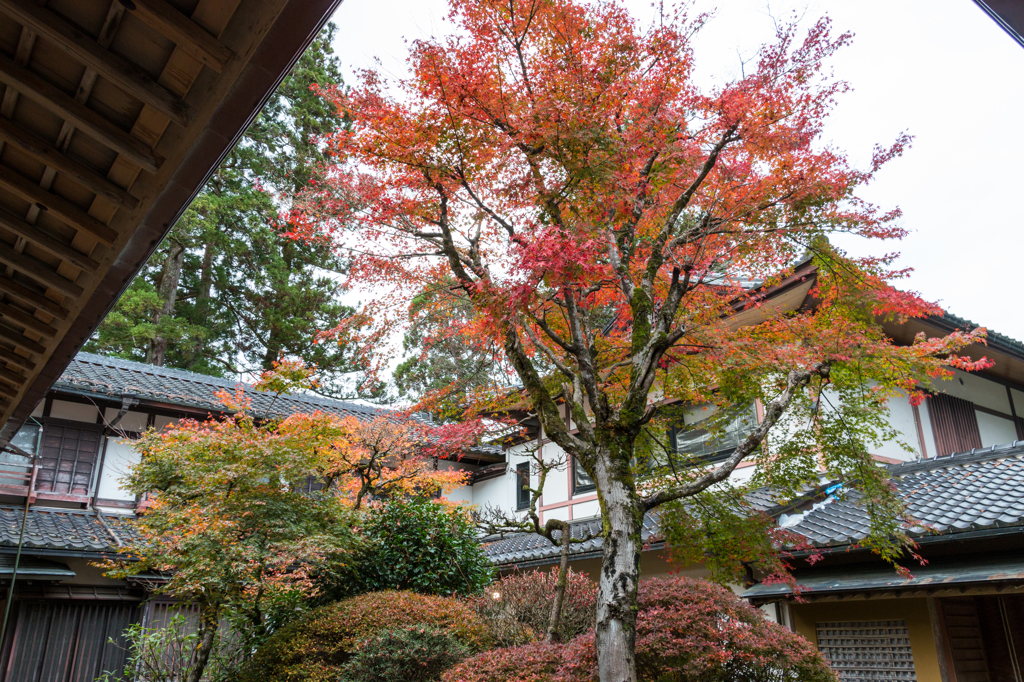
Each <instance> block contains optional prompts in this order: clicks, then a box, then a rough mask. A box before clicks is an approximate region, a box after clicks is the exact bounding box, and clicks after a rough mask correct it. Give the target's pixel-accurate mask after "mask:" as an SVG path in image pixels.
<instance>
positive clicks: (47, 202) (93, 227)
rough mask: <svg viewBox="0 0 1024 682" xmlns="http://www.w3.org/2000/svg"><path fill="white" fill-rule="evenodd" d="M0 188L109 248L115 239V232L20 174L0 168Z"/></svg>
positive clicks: (3, 167) (4, 167)
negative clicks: (85, 233)
mask: <svg viewBox="0 0 1024 682" xmlns="http://www.w3.org/2000/svg"><path fill="white" fill-rule="evenodd" d="M0 187H6V188H7V189H9V190H10V191H11V192H14V193H15V194H17V195H18V196H20V197H21V198H22V199H24V200H25V201H27V202H29V203H30V204H36V205H37V206H39V207H40V208H42V209H44V210H46V211H49V212H50V214H51V215H53V216H55V217H57V218H58V219H60V220H61V221H62V222H65V223H67V224H68V225H70V226H71V227H73V228H75V229H76V230H83V231H85V232H88V233H89V234H91V235H92V236H94V237H96V239H99V240H100V242H102V243H103V244H105V245H107V246H111V245H112V244H113V243H114V240H116V239H117V230H115V229H114V228H112V227H108V226H107V225H104V224H103V223H101V222H100V221H98V220H96V219H95V218H93V217H92V216H91V215H89V214H88V213H86V212H85V211H83V210H82V209H80V208H79V207H78V206H75V205H74V204H73V203H71V202H70V201H68V200H67V199H65V198H64V197H62V196H60V195H59V194H54V193H53V192H48V191H46V190H45V189H43V188H42V187H40V186H39V185H37V184H36V183H34V182H32V181H31V180H29V179H28V178H26V177H25V176H23V175H21V174H20V173H17V172H15V171H14V170H12V169H10V168H7V167H6V166H0Z"/></svg>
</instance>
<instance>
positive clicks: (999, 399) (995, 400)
mask: <svg viewBox="0 0 1024 682" xmlns="http://www.w3.org/2000/svg"><path fill="white" fill-rule="evenodd" d="M933 385H934V387H935V390H936V391H939V392H941V393H948V394H949V395H951V396H953V397H955V398H962V399H963V400H969V401H971V402H972V403H974V404H975V405H981V406H982V407H987V408H988V409H990V410H996V411H998V412H1003V413H1005V414H1009V413H1010V400H1009V398H1008V396H1007V395H1006V386H1005V385H1003V384H998V383H996V382H994V381H990V380H988V379H986V378H985V377H984V376H981V375H980V374H972V373H969V372H961V371H959V370H957V371H956V374H955V376H954V377H953V378H952V379H951V380H949V381H936V382H934V384H933Z"/></svg>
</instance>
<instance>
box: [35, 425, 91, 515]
mask: <svg viewBox="0 0 1024 682" xmlns="http://www.w3.org/2000/svg"><path fill="white" fill-rule="evenodd" d="M57 428H59V429H78V430H80V431H81V432H83V435H84V433H93V434H95V436H96V452H95V453H94V456H93V459H92V461H91V462H89V464H90V465H91V470H90V472H89V474H88V480H87V483H86V485H85V492H84V493H77V492H75V487H76V486H75V476H76V475H79V473H78V466H79V463H80V462H81V454H82V453H81V447H80V446H79V447H78V448H76V450H75V459H74V464H73V466H72V468H71V472H70V477H69V480H68V481H67V482H66V485H67V488H68V489H67V492H61V491H59V490H57V488H58V487H59V486H60V485H64V483H62V482H60V481H59V480H58V478H59V475H60V473H61V468H60V466H61V463H62V462H64V461H67V460H66V459H65V458H64V447H63V446H64V436H63V435H62V436H61V445H60V446H59V447H58V454H57V457H56V465H55V466H54V467H44V466H43V460H44V459H54V458H53V457H49V456H47V454H46V447H47V445H46V439H47V435H48V432H49V431H50V429H57ZM105 438H106V435H105V433H104V428H103V425H102V424H90V423H89V422H83V421H75V420H72V419H54V418H52V417H47V418H44V419H43V420H42V428H41V438H40V440H39V446H38V448H37V450H36V453H35V454H36V460H35V464H36V470H37V471H36V480H35V486H34V490H33V491H32V492H33V493H35V494H36V495H37V497H41V498H44V499H61V500H68V501H79V502H83V501H84V502H87V501H88V500H89V499H91V498H92V496H93V495H95V494H96V491H97V488H98V487H99V486H98V482H99V478H100V475H101V472H100V468H101V467H102V465H103V452H104V449H105V446H106V442H105ZM79 443H81V436H80V437H79ZM44 471H47V472H50V471H52V472H53V478H52V479H51V480H49V481H43V480H42V473H43V472H44ZM41 483H45V484H48V485H49V486H50V490H42V489H40V484H41Z"/></svg>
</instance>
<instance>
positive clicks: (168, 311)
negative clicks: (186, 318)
mask: <svg viewBox="0 0 1024 682" xmlns="http://www.w3.org/2000/svg"><path fill="white" fill-rule="evenodd" d="M184 261H185V247H184V246H183V245H182V244H181V243H180V242H177V241H171V249H170V251H169V252H168V253H167V260H166V261H164V269H163V272H162V273H161V276H160V288H159V289H158V290H157V293H158V294H159V295H160V300H161V301H163V305H162V306H161V308H160V311H159V312H157V314H156V317H155V318H154V320H153V322H154V324H156V325H157V326H159V325H160V320H162V319H163V318H164V317H169V316H171V315H174V302H175V300H176V299H177V297H178V283H179V282H180V281H181V265H182V263H183V262H184ZM166 358H167V337H166V336H163V335H162V334H160V333H159V332H157V334H156V336H154V337H153V340H152V341H151V342H150V344H149V352H148V353H147V354H146V362H148V363H149V364H151V365H156V366H158V367H163V364H164V361H165V360H166Z"/></svg>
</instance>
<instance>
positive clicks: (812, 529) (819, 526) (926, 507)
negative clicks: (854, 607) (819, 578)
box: [788, 441, 1024, 546]
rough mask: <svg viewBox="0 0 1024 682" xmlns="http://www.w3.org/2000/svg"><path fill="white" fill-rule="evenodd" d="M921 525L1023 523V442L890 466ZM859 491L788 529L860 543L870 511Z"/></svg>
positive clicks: (920, 530) (815, 540)
mask: <svg viewBox="0 0 1024 682" xmlns="http://www.w3.org/2000/svg"><path fill="white" fill-rule="evenodd" d="M889 471H890V474H891V475H892V478H893V483H894V484H895V485H896V489H897V491H898V492H899V495H900V497H902V498H903V500H904V502H905V503H906V505H907V512H908V515H909V516H910V517H911V518H912V519H915V520H917V521H918V522H919V523H920V525H919V526H916V527H914V528H911V529H909V530H908V533H909V534H910V535H911V536H914V537H922V536H928V535H935V534H953V533H963V532H968V531H978V530H986V529H992V528H1001V527H1005V526H1020V525H1022V524H1024V441H1017V442H1016V443H1010V444H1007V445H997V446H993V447H991V448H984V449H979V450H972V451H970V452H964V453H960V454H955V455H949V456H947V457H939V458H935V459H927V460H923V461H919V462H909V463H906V464H899V465H893V466H890V467H889ZM858 501H859V496H858V495H857V493H856V491H851V492H850V493H849V494H847V496H846V499H844V500H841V501H838V500H837V501H834V502H832V503H830V504H825V505H822V506H819V508H817V509H815V510H813V511H810V512H808V513H806V514H805V515H804V516H803V517H802V518H801V519H800V521H799V522H798V523H796V524H795V525H793V526H790V527H789V528H788V530H790V531H794V532H796V533H799V534H800V535H803V536H804V537H806V538H807V539H808V540H809V541H810V542H811V543H812V544H815V545H818V546H824V545H845V544H855V543H857V542H860V541H861V540H863V539H864V538H865V537H867V535H868V532H869V521H868V515H867V512H866V511H865V510H864V508H863V507H861V506H860V505H859V504H858Z"/></svg>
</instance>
